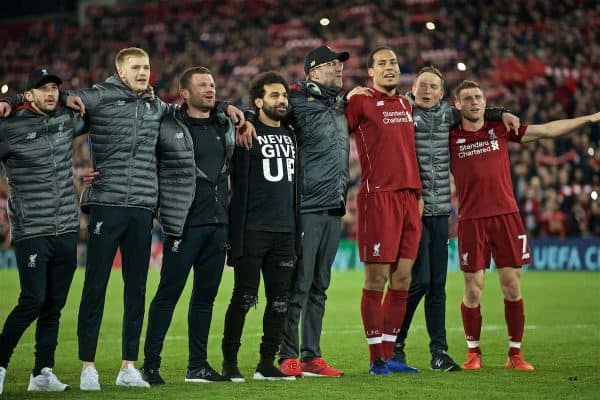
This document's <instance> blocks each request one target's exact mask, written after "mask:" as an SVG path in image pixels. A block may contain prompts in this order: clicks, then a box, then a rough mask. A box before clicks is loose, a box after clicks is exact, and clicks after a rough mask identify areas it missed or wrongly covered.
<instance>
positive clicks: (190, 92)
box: [181, 74, 217, 112]
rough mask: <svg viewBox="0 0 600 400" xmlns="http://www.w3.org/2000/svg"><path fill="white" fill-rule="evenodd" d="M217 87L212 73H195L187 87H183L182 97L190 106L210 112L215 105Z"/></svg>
mask: <svg viewBox="0 0 600 400" xmlns="http://www.w3.org/2000/svg"><path fill="white" fill-rule="evenodd" d="M216 96H217V89H216V85H215V80H214V78H213V76H212V75H211V74H193V75H192V76H191V77H190V80H189V83H188V84H187V87H185V88H182V89H181V97H182V98H183V100H184V101H185V102H186V103H187V105H188V107H190V108H194V109H196V110H198V111H201V112H208V111H210V110H212V109H213V108H214V106H215V101H216Z"/></svg>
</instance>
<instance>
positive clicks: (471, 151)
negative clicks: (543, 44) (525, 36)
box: [450, 81, 600, 371]
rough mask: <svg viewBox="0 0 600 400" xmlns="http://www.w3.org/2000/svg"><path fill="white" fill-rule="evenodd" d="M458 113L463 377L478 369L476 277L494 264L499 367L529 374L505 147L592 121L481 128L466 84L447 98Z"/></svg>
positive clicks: (453, 141)
mask: <svg viewBox="0 0 600 400" xmlns="http://www.w3.org/2000/svg"><path fill="white" fill-rule="evenodd" d="M454 93H455V101H456V103H455V106H456V108H458V109H459V110H460V111H461V114H462V119H461V124H460V126H459V127H457V128H455V129H453V130H452V131H450V154H451V160H452V161H451V163H452V164H451V165H452V166H451V169H452V173H453V175H454V181H455V184H456V190H457V192H458V202H459V209H458V249H459V257H460V268H461V270H462V271H463V273H464V280H465V291H464V297H463V301H462V304H461V314H462V320H463V327H464V330H465V336H466V340H467V347H468V355H467V360H466V362H465V363H464V364H463V368H464V369H474V370H476V369H480V368H481V349H480V347H479V336H480V333H481V321H482V318H481V311H480V307H479V303H480V299H481V293H482V292H483V282H484V271H485V269H487V268H489V266H490V257H493V258H494V261H495V263H496V268H497V269H498V275H499V278H500V287H501V289H502V293H503V295H504V316H505V319H506V325H507V328H508V337H509V339H508V340H509V351H508V360H507V361H506V367H507V368H510V369H517V370H522V371H532V370H533V369H534V368H533V366H532V365H531V364H529V363H528V362H527V361H525V359H524V358H523V356H522V355H521V353H520V348H521V341H522V339H523V332H524V330H525V315H524V311H523V310H524V307H523V299H522V297H521V285H520V273H521V269H520V268H521V266H522V265H525V264H529V263H530V261H531V257H532V254H531V251H530V249H529V246H528V243H527V235H526V231H525V228H524V227H523V223H522V221H521V217H520V216H519V209H518V207H517V202H516V200H515V197H514V195H513V187H512V182H511V174H510V162H509V157H508V142H509V141H511V142H516V143H526V142H532V141H535V140H538V139H543V138H550V139H552V138H556V137H559V136H562V135H565V134H567V133H569V132H571V131H573V130H575V129H578V128H581V127H583V126H585V125H586V124H591V123H598V122H599V121H600V113H596V114H593V115H588V116H584V117H579V118H573V119H564V120H558V121H553V122H549V123H546V124H542V125H521V126H520V127H519V129H518V132H514V131H507V130H506V128H505V127H504V126H503V124H502V122H494V121H485V120H484V117H483V112H484V109H485V105H486V100H485V95H484V93H483V91H482V90H481V88H480V86H479V85H478V84H477V83H476V82H473V81H463V82H462V83H460V84H459V85H458V86H457V87H456V89H455V91H454Z"/></svg>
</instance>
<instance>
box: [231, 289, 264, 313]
mask: <svg viewBox="0 0 600 400" xmlns="http://www.w3.org/2000/svg"><path fill="white" fill-rule="evenodd" d="M231 304H232V305H233V306H235V307H237V308H239V309H240V310H242V311H245V312H248V310H250V309H251V308H252V307H255V306H256V305H257V304H258V296H257V295H255V294H253V293H240V292H237V293H234V294H233V298H232V299H231Z"/></svg>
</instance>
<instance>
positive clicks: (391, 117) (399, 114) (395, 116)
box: [382, 111, 413, 125]
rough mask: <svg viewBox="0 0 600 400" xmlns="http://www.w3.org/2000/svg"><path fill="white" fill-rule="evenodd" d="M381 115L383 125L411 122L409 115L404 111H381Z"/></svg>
mask: <svg viewBox="0 0 600 400" xmlns="http://www.w3.org/2000/svg"><path fill="white" fill-rule="evenodd" d="M382 114H383V124H384V125H389V124H400V123H404V122H411V123H412V122H413V118H412V115H411V113H409V112H406V111H383V112H382Z"/></svg>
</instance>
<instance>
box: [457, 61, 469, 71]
mask: <svg viewBox="0 0 600 400" xmlns="http://www.w3.org/2000/svg"><path fill="white" fill-rule="evenodd" d="M456 68H458V70H459V71H466V70H467V66H466V65H465V63H462V62H459V63H458V64H456Z"/></svg>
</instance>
